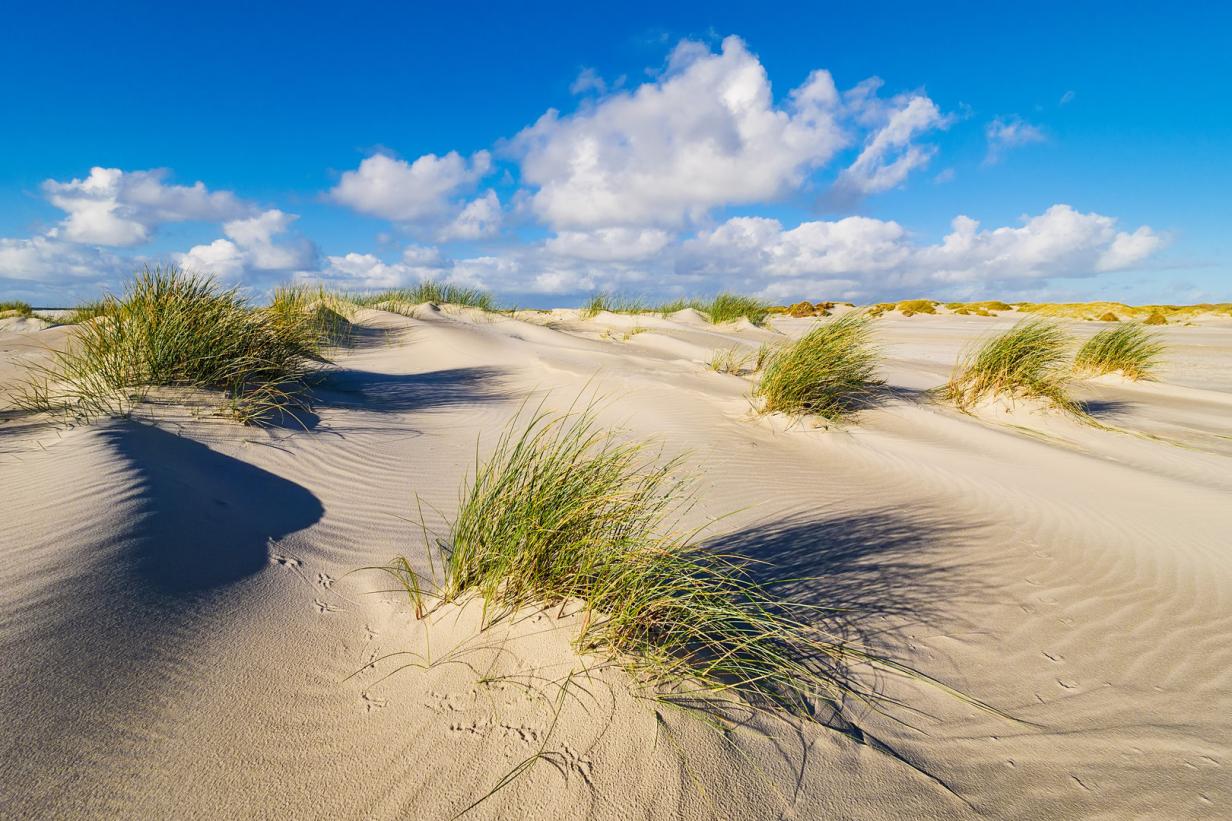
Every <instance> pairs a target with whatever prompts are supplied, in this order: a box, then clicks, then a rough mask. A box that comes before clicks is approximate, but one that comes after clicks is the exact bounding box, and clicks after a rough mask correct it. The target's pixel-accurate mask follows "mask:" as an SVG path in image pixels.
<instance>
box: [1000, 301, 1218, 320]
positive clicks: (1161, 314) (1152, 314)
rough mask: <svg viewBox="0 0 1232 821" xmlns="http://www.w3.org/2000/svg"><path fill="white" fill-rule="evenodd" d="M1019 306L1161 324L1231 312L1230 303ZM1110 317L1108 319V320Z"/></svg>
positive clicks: (1062, 315) (1073, 316) (1060, 314)
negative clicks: (1110, 316)
mask: <svg viewBox="0 0 1232 821" xmlns="http://www.w3.org/2000/svg"><path fill="white" fill-rule="evenodd" d="M1018 309H1019V310H1020V311H1023V312H1026V313H1034V314H1039V315H1041V316H1052V317H1057V318H1062V319H1088V320H1090V319H1097V318H1101V317H1103V316H1105V315H1108V314H1111V315H1114V316H1116V317H1117V318H1118V319H1121V320H1125V319H1129V320H1138V321H1148V320H1152V319H1154V321H1151V322H1150V323H1149V324H1152V325H1157V324H1160V321H1159V320H1163V322H1164V323H1166V322H1168V321H1174V322H1184V321H1187V320H1191V319H1193V318H1194V317H1197V316H1200V315H1202V314H1214V315H1218V316H1232V303H1229V302H1218V303H1210V302H1207V303H1199V304H1196V305H1126V304H1125V303H1124V302H1021V303H1019V304H1018ZM1109 321H1110V320H1109Z"/></svg>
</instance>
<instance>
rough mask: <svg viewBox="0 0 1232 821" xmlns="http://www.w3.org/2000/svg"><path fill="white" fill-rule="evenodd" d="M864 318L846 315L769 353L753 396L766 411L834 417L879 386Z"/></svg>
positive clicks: (852, 409)
mask: <svg viewBox="0 0 1232 821" xmlns="http://www.w3.org/2000/svg"><path fill="white" fill-rule="evenodd" d="M876 368H877V350H876V349H875V348H874V347H873V345H872V342H871V331H870V326H869V322H868V319H867V318H866V317H865V316H862V315H860V314H857V313H847V314H843V315H842V316H840V317H838V318H837V319H832V320H830V321H829V322H826V323H824V324H821V325H818V326H817V327H815V328H813V330H811V331H809V332H808V333H807V334H805V335H804V336H803V337H801V338H800V339H799V340H797V341H796V342H795V343H794V344H791V345H788V346H786V347H783V348H781V349H778V350H776V351H774V352H772V353H770V354H769V355H768V358H767V360H766V362H765V373H764V374H763V376H762V378H761V382H759V383H758V385H757V388H756V390H755V392H754V393H755V395H756V396H759V397H761V399H762V400H763V405H762V410H763V411H764V412H766V413H780V412H781V413H787V414H793V415H800V414H806V413H811V414H817V415H818V416H823V417H825V418H826V419H830V420H832V421H839V420H842V419H844V418H846V417H848V416H850V415H851V414H852V413H854V412H855V411H856V410H858V409H859V408H860V407H862V406H863V405H865V404H866V403H867V402H868V400H869V399H870V398H871V397H872V396H873V395H874V394H875V392H876V391H877V389H878V388H879V387H880V386H881V385H882V384H883V383H882V381H881V380H880V379H877V378H876Z"/></svg>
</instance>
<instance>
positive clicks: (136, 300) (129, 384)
mask: <svg viewBox="0 0 1232 821" xmlns="http://www.w3.org/2000/svg"><path fill="white" fill-rule="evenodd" d="M91 312H92V313H94V317H93V319H92V320H91V321H85V322H82V323H80V324H78V325H76V326H75V328H74V333H73V336H72V338H71V340H70V343H69V345H68V347H67V348H66V349H65V350H63V351H57V352H56V353H55V354H54V356H53V357H52V359H51V361H50V363H48V364H42V365H37V366H33V367H32V368H31V370H30V372H29V373H28V375H27V379H26V381H25V383H24V384H23V385H21V386H19V388H18V392H17V396H16V399H17V402H18V404H19V405H20V406H22V407H24V408H26V409H28V410H34V411H45V412H49V413H52V414H55V415H59V416H63V417H66V418H70V419H77V420H81V421H89V420H91V419H94V418H97V417H105V416H126V415H128V414H129V413H130V412H131V411H132V409H133V408H134V407H135V406H136V405H137V404H139V403H140V402H142V401H144V399H145V398H146V397H147V395H148V393H149V391H150V390H151V389H152V388H156V387H177V388H195V389H204V390H212V391H220V392H221V393H222V400H221V403H220V412H222V413H223V414H224V415H227V416H230V417H232V418H235V419H237V420H239V421H242V422H245V423H260V422H263V421H265V420H268V419H270V418H271V416H272V415H274V414H277V413H291V414H293V413H294V409H296V408H301V407H304V406H305V405H306V400H305V398H304V397H305V392H306V383H305V379H306V378H307V376H308V374H309V372H310V370H311V369H312V368H313V366H314V365H315V364H317V363H320V362H324V361H325V360H324V357H323V354H322V348H323V339H322V336H321V333H320V327H319V325H318V324H317V323H316V322H315V321H314V319H313V318H312V317H310V316H309V315H308V314H304V313H296V312H292V311H283V310H272V309H254V308H251V307H250V306H249V305H248V304H247V302H246V301H245V300H244V299H243V297H241V296H240V295H239V293H238V292H237V291H235V290H234V289H230V290H224V289H222V288H220V287H219V286H218V285H217V284H216V283H215V281H214V280H213V279H212V278H210V277H207V276H199V275H195V274H187V273H184V272H183V271H181V270H179V269H178V268H174V267H170V268H146V269H145V270H143V271H142V272H141V273H139V274H137V275H136V276H135V277H134V279H133V280H132V282H130V283H129V285H128V287H127V289H126V290H125V292H124V295H123V296H121V297H108V298H107V299H106V300H104V303H103V305H102V306H101V307H99V308H97V309H92V311H91Z"/></svg>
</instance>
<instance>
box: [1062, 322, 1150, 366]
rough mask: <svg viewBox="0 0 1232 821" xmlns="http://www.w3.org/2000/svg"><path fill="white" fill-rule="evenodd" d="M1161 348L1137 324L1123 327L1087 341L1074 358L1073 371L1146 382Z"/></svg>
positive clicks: (1097, 335) (1148, 333)
mask: <svg viewBox="0 0 1232 821" xmlns="http://www.w3.org/2000/svg"><path fill="white" fill-rule="evenodd" d="M1163 351H1164V346H1163V344H1162V343H1160V342H1159V340H1158V339H1156V337H1155V335H1153V334H1152V333H1151V332H1150V331H1147V330H1145V329H1144V328H1143V327H1142V326H1141V325H1130V324H1123V325H1121V326H1119V327H1116V328H1108V329H1107V330H1104V331H1100V332H1099V333H1097V334H1095V335H1094V336H1093V337H1091V338H1090V339H1088V340H1087V341H1086V343H1085V344H1083V346H1082V347H1081V348H1079V349H1078V355H1077V356H1076V357H1074V370H1075V371H1077V372H1078V373H1082V374H1090V375H1099V374H1105V373H1117V372H1120V373H1121V374H1123V375H1124V376H1125V377H1126V378H1128V379H1134V380H1137V379H1149V378H1150V377H1151V374H1152V372H1153V371H1154V369H1155V367H1156V366H1157V365H1158V364H1159V358H1160V356H1161V355H1162V354H1163Z"/></svg>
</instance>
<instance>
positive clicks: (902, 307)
mask: <svg viewBox="0 0 1232 821" xmlns="http://www.w3.org/2000/svg"><path fill="white" fill-rule="evenodd" d="M938 304H939V303H937V302H936V301H934V300H931V299H904V300H903V301H901V302H878V303H877V304H875V305H872V306H870V307H869V309H868V315H869V316H871V317H874V318H875V317H879V316H881V315H882V314H884V313H887V312H889V311H898V312H899V313H901V314H902V315H903V316H915V315H916V314H935V313H937V305H938Z"/></svg>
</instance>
